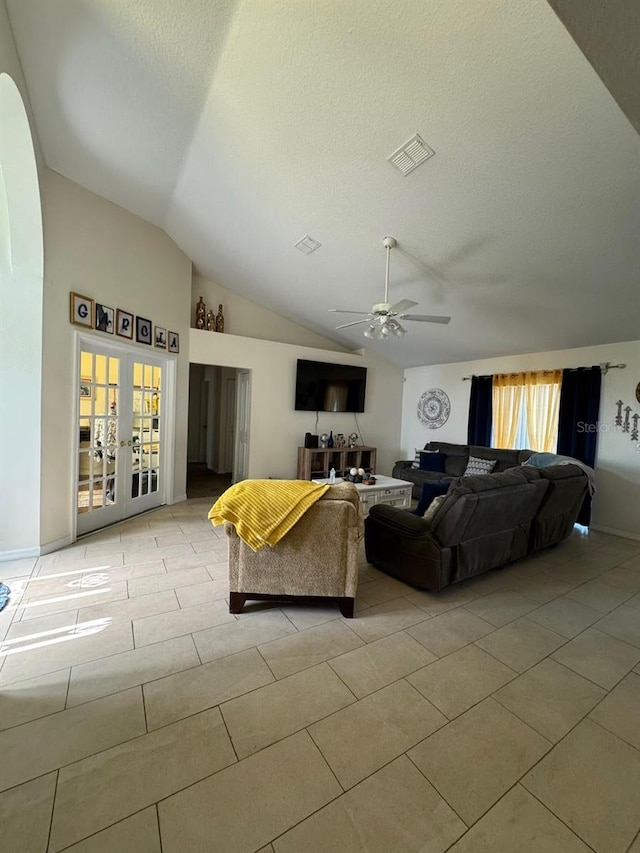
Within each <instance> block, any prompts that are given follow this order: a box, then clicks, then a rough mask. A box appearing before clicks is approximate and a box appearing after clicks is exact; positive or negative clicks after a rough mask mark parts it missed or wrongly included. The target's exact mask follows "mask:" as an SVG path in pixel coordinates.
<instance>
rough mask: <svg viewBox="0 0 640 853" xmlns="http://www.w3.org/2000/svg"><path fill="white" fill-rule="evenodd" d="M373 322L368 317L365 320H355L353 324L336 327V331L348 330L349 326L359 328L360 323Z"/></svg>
mask: <svg viewBox="0 0 640 853" xmlns="http://www.w3.org/2000/svg"><path fill="white" fill-rule="evenodd" d="M369 322H371V321H370V320H369V318H368V317H367V318H366V319H365V320H354V321H353V323H345V324H344V325H342V326H336V329H348V328H349V326H359V325H360V323H369Z"/></svg>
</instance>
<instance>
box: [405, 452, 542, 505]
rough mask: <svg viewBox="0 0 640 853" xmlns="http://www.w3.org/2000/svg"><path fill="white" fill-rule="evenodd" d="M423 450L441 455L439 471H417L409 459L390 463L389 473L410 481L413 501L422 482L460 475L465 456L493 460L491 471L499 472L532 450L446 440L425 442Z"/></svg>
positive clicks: (464, 463) (440, 480)
mask: <svg viewBox="0 0 640 853" xmlns="http://www.w3.org/2000/svg"><path fill="white" fill-rule="evenodd" d="M424 449H425V450H430V451H436V452H439V453H444V454H445V456H446V460H445V470H444V473H443V474H441V473H439V472H435V471H421V470H420V469H419V468H413V467H412V465H413V459H400V460H399V461H398V462H396V463H395V465H394V466H393V473H392V475H391V476H392V477H395V478H396V479H398V480H408V481H409V482H410V483H413V489H412V495H413V497H414V498H415V499H416V500H419V499H420V493H421V491H422V486H423V484H424V483H439V482H451V480H455V478H456V477H462V475H463V474H464V472H465V469H466V467H467V462H468V461H469V456H475V457H477V458H479V459H495V460H496V466H495V468H494V469H493V471H492V473H493V474H500V473H501V472H503V471H506V470H507V469H508V468H513V467H515V466H516V465H522V463H523V462H525V461H526V460H527V459H528V458H529V457H530V456H531V454H532V453H533V451H532V450H502V449H500V448H495V447H481V446H479V445H473V444H472V445H469V444H451V443H449V442H446V441H429V442H427V444H425V446H424Z"/></svg>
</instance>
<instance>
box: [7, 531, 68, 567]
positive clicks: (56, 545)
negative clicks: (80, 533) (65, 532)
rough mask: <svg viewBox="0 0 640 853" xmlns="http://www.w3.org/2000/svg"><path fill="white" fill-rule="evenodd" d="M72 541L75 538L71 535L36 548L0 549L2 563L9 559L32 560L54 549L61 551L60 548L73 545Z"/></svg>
mask: <svg viewBox="0 0 640 853" xmlns="http://www.w3.org/2000/svg"><path fill="white" fill-rule="evenodd" d="M72 542H73V539H72V538H71V536H63V537H62V539H56V540H55V542H47V543H45V544H44V545H39V546H37V547H36V548H18V549H17V550H15V551H0V563H8V562H9V560H30V559H32V558H33V557H42V556H43V555H44V554H50V553H51V552H52V551H59V550H60V548H65V547H66V546H67V545H71V543H72Z"/></svg>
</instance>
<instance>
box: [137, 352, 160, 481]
mask: <svg viewBox="0 0 640 853" xmlns="http://www.w3.org/2000/svg"><path fill="white" fill-rule="evenodd" d="M133 377H134V388H133V435H134V449H133V467H132V481H131V496H132V498H139V497H140V498H141V497H144V496H145V495H149V494H151V493H153V492H157V491H159V472H160V394H161V382H162V368H160V367H158V366H156V365H151V364H144V363H143V362H136V363H135V364H134V369H133ZM136 380H137V381H136Z"/></svg>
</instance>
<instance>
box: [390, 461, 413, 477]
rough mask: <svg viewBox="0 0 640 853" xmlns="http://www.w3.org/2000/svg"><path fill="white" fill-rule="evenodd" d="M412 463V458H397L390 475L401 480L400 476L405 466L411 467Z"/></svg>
mask: <svg viewBox="0 0 640 853" xmlns="http://www.w3.org/2000/svg"><path fill="white" fill-rule="evenodd" d="M412 465H413V459H398V461H397V462H394V463H393V470H392V471H391V476H392V477H395V479H396V480H402V479H403V478H402V477H401V476H400V475H401V474H402V472H403V471H404V469H405V468H411V466H412Z"/></svg>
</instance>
